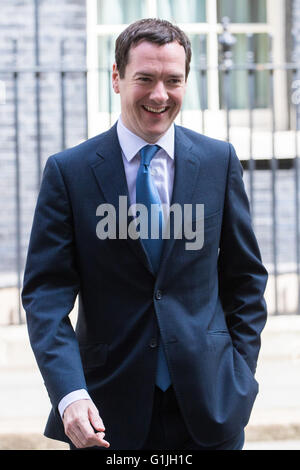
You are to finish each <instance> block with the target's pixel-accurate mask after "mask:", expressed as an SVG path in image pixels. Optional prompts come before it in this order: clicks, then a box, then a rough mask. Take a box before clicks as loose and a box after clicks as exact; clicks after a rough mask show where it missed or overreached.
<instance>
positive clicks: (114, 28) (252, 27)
mask: <svg viewBox="0 0 300 470" xmlns="http://www.w3.org/2000/svg"><path fill="white" fill-rule="evenodd" d="M284 3H285V2H284V0H185V1H182V0H87V5H88V9H87V11H88V22H87V32H88V68H89V70H91V71H92V72H91V73H89V77H90V78H89V85H88V89H89V95H90V98H89V115H90V119H89V123H90V125H91V133H92V134H94V133H99V131H101V130H102V129H106V128H107V126H108V125H109V124H111V123H113V122H114V121H115V119H116V118H117V117H118V115H119V113H120V103H119V97H118V96H117V95H115V94H114V92H113V90H112V87H111V68H112V64H113V61H114V44H115V39H116V37H117V36H118V35H119V34H120V32H121V31H122V30H123V29H124V28H125V27H126V26H127V25H128V24H129V23H131V22H132V21H135V20H137V19H140V18H143V17H159V18H163V19H167V20H169V21H172V22H175V23H176V24H178V26H180V27H181V28H182V29H183V30H184V31H185V32H186V33H187V35H188V36H189V38H190V40H191V43H192V63H191V72H190V76H189V84H188V88H187V94H186V97H185V100H184V104H183V112H182V114H183V121H184V122H185V123H186V125H189V124H192V125H194V126H195V125H196V124H195V123H196V122H199V120H198V121H197V120H196V119H195V117H194V114H193V113H195V112H203V110H204V111H205V113H206V114H207V115H208V116H209V115H211V122H214V123H215V122H216V121H215V119H216V116H217V114H216V113H219V114H220V113H222V110H224V108H225V105H224V99H223V94H224V83H223V80H222V72H220V70H219V65H220V60H221V57H220V47H219V37H220V34H221V33H222V19H223V18H224V17H225V16H227V17H229V18H230V31H231V33H232V34H233V35H234V38H235V40H236V42H235V44H234V47H233V49H232V52H233V61H234V65H235V67H236V68H239V67H238V66H239V65H241V66H244V65H245V62H246V61H247V57H248V53H249V47H250V42H249V34H252V35H253V40H252V42H251V48H252V52H253V54H254V61H255V62H257V63H266V62H268V61H269V50H270V38H269V36H270V34H271V35H273V46H272V48H273V57H274V61H276V62H277V63H280V62H282V61H284V59H283V50H284V46H283V43H284V41H283V37H284V31H283V27H282V26H281V25H282V23H283V18H284ZM254 75H255V76H254V80H255V96H254V103H253V105H254V108H255V109H257V110H261V111H264V110H267V109H268V107H269V95H268V90H269V82H268V80H269V75H268V72H266V71H264V70H260V71H256V72H255V74H254ZM247 79H248V76H247V72H246V71H245V70H232V71H231V72H230V80H229V103H230V109H232V110H236V112H239V113H241V112H242V111H243V110H247V108H248V106H249V102H248V97H247ZM282 85H283V82H280V80H278V83H277V89H278V90H280V89H281V90H282ZM275 88H276V86H275ZM279 95H280V93H278V94H276V93H275V99H276V100H279ZM281 96H282V93H281ZM281 102H282V98H281ZM280 106H281V105H280ZM279 114H280V113H279ZM220 115H221V114H220ZM181 119H182V116H181ZM239 119H240V117H239V118H238V120H239ZM214 127H216V126H215V125H214ZM93 128H94V129H93ZM199 130H200V131H201V128H199Z"/></svg>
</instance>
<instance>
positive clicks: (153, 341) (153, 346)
mask: <svg viewBox="0 0 300 470" xmlns="http://www.w3.org/2000/svg"><path fill="white" fill-rule="evenodd" d="M156 347H157V341H156V338H152V339H151V341H150V348H156Z"/></svg>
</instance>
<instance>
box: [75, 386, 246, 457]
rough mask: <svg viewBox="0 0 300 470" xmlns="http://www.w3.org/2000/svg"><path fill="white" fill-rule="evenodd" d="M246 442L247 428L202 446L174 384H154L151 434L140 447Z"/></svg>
mask: <svg viewBox="0 0 300 470" xmlns="http://www.w3.org/2000/svg"><path fill="white" fill-rule="evenodd" d="M199 425H201V423H199ZM243 445H244V431H242V432H241V433H239V434H238V435H237V436H235V437H234V438H232V439H230V440H228V441H226V442H223V443H222V444H220V445H218V446H214V447H201V446H199V445H198V444H196V443H195V442H194V441H193V439H192V437H191V436H190V434H189V432H188V430H187V427H186V425H185V423H184V420H183V418H182V415H181V412H180V409H179V407H178V403H177V399H176V396H175V393H174V390H173V387H172V386H171V387H169V388H168V390H166V391H165V392H162V391H161V390H160V389H159V388H158V387H155V396H154V404H153V412H152V420H151V425H150V429H149V433H148V437H147V439H146V441H145V443H144V445H143V447H141V448H140V449H137V450H242V448H243ZM70 449H71V450H106V449H105V448H103V447H88V448H86V449H76V448H75V447H74V446H73V445H71V446H70ZM108 450H109V449H108ZM121 450H125V449H121Z"/></svg>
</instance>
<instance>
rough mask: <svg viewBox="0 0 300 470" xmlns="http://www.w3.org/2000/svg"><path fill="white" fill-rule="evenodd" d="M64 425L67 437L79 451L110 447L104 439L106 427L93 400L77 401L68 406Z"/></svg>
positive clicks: (64, 415) (64, 416)
mask: <svg viewBox="0 0 300 470" xmlns="http://www.w3.org/2000/svg"><path fill="white" fill-rule="evenodd" d="M63 423H64V428H65V433H66V435H67V436H68V437H69V439H71V441H72V442H73V444H74V445H75V446H76V447H78V448H79V449H83V448H84V447H93V446H100V447H109V446H110V444H109V442H107V441H105V440H104V439H103V438H104V436H105V434H104V431H105V427H104V424H103V421H102V419H101V417H100V416H99V412H98V410H97V408H96V406H95V405H94V403H93V402H92V401H91V400H77V401H74V402H73V403H71V404H70V405H69V406H67V408H66V409H65V411H64V414H63ZM97 431H98V432H97Z"/></svg>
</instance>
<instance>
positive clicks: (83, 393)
mask: <svg viewBox="0 0 300 470" xmlns="http://www.w3.org/2000/svg"><path fill="white" fill-rule="evenodd" d="M77 400H91V397H90V396H89V394H88V392H87V390H85V389H84V388H82V389H80V390H74V391H73V392H70V393H68V394H67V395H65V396H64V397H63V398H62V399H61V400H60V402H59V404H58V411H59V414H60V416H61V418H63V415H64V412H65V409H66V408H67V406H69V405H71V403H73V402H74V401H77Z"/></svg>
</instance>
